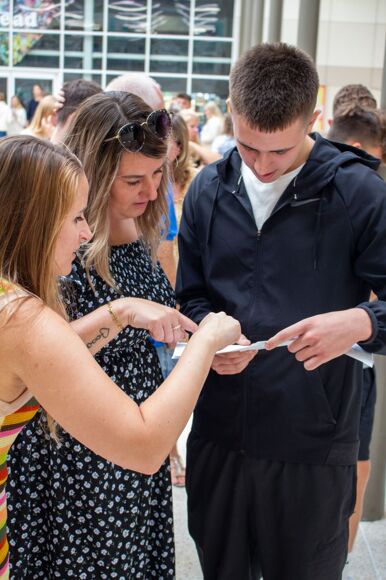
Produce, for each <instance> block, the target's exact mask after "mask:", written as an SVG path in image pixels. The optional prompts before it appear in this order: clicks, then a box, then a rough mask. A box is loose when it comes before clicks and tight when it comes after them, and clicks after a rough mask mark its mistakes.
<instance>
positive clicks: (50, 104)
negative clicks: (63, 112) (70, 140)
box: [28, 95, 56, 137]
mask: <svg viewBox="0 0 386 580" xmlns="http://www.w3.org/2000/svg"><path fill="white" fill-rule="evenodd" d="M55 105H56V100H55V97H53V96H52V95H46V96H45V97H43V98H42V100H41V101H40V103H39V104H38V106H37V107H36V111H35V113H34V116H33V117H32V121H31V123H30V125H29V127H28V129H29V130H30V131H31V133H33V135H34V136H35V137H42V136H44V122H47V123H48V122H49V121H50V117H51V115H53V113H54V108H55Z"/></svg>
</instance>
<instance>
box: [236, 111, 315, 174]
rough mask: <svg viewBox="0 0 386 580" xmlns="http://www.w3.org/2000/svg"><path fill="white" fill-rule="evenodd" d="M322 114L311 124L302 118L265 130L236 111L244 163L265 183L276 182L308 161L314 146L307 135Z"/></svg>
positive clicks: (239, 146) (238, 146) (238, 145)
mask: <svg viewBox="0 0 386 580" xmlns="http://www.w3.org/2000/svg"><path fill="white" fill-rule="evenodd" d="M318 114H319V113H318V111H316V112H315V113H314V114H313V116H312V118H311V119H310V121H309V123H306V121H305V120H304V119H303V118H299V119H297V120H296V121H295V122H294V123H292V125H289V126H288V127H287V128H286V129H283V130H279V131H274V132H273V133H264V132H263V131H260V130H259V129H253V128H251V127H250V126H249V125H248V124H247V122H246V120H245V118H244V117H242V116H241V115H238V114H237V113H235V112H232V119H233V129H234V135H235V139H236V143H237V148H238V150H239V153H240V155H241V157H242V159H243V161H244V163H245V164H246V165H248V167H249V168H250V169H251V170H252V171H253V173H254V174H255V176H256V177H257V178H258V179H259V180H260V181H262V182H263V183H271V182H273V181H276V179H278V178H279V177H280V176H281V175H284V174H285V173H288V172H289V171H292V170H294V169H296V168H297V167H299V165H301V164H302V163H304V162H305V161H306V159H307V158H308V155H309V153H310V151H311V149H312V146H313V141H312V139H311V138H309V137H307V134H308V133H309V132H310V131H311V129H312V125H313V124H314V122H315V119H316V118H317V116H318Z"/></svg>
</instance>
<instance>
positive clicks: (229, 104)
mask: <svg viewBox="0 0 386 580" xmlns="http://www.w3.org/2000/svg"><path fill="white" fill-rule="evenodd" d="M225 102H226V104H227V113H231V112H232V104H231V98H230V97H228V98H227V100H226V101H225Z"/></svg>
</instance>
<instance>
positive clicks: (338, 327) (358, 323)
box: [266, 308, 372, 371]
mask: <svg viewBox="0 0 386 580" xmlns="http://www.w3.org/2000/svg"><path fill="white" fill-rule="evenodd" d="M371 334H372V325H371V320H370V316H369V315H368V314H367V312H366V310H365V309H363V308H350V309H349V310H339V311H336V312H327V313H325V314H318V315H316V316H311V317H310V318H305V319H304V320H301V321H300V322H297V323H296V324H293V325H291V326H288V327H287V328H284V329H283V330H281V331H280V332H278V333H277V334H275V336H273V337H272V338H270V339H269V340H268V341H267V344H266V349H267V350H272V349H273V348H276V347H277V346H279V344H280V343H281V342H283V341H285V340H293V342H292V343H291V344H290V345H289V346H288V350H289V351H290V352H291V353H294V354H295V357H296V359H297V360H298V361H300V362H302V363H304V368H305V369H306V370H309V371H312V370H315V369H316V368H318V367H319V366H320V365H322V364H324V363H326V362H328V361H329V360H331V359H333V358H336V357H337V356H341V355H342V354H345V353H346V352H347V351H348V350H349V349H350V348H351V346H352V344H353V343H356V342H361V341H366V340H368V339H369V338H370V337H371Z"/></svg>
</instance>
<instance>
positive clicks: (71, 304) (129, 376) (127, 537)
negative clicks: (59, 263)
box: [8, 241, 175, 580]
mask: <svg viewBox="0 0 386 580" xmlns="http://www.w3.org/2000/svg"><path fill="white" fill-rule="evenodd" d="M110 269H111V272H112V274H113V277H114V280H115V282H116V284H117V286H118V287H119V289H120V290H121V292H122V294H123V295H124V296H135V297H140V298H146V299H149V300H154V301H156V302H160V303H162V304H166V305H168V306H173V305H174V297H173V291H172V289H171V287H170V286H169V283H168V281H167V278H166V276H165V274H164V273H163V271H162V270H161V268H160V267H157V268H153V266H152V263H151V260H150V257H149V256H148V254H147V252H146V250H145V249H144V247H143V245H142V244H141V242H140V241H137V242H134V243H132V244H128V245H122V246H116V247H113V248H112V249H111V256H110ZM72 278H73V284H72V286H73V287H74V288H75V290H73V292H72V295H71V298H69V299H68V300H67V306H68V309H69V312H70V315H71V312H73V313H75V315H76V317H81V316H83V315H84V314H87V313H89V312H91V311H93V310H95V308H97V307H98V306H100V305H101V304H104V303H106V302H107V301H109V300H114V299H115V298H118V297H120V295H119V294H118V293H117V292H116V291H115V290H113V289H112V288H110V287H109V286H108V285H107V284H105V283H104V282H103V280H101V278H99V276H97V275H95V273H92V280H93V282H94V285H95V293H94V292H93V291H92V289H91V287H90V285H89V283H88V281H87V278H86V274H85V271H84V269H83V268H82V266H81V265H80V263H79V262H76V263H75V264H74V268H73V275H72ZM66 295H67V293H66ZM95 358H96V360H97V361H98V363H99V364H100V365H101V366H102V368H103V369H104V370H105V372H106V373H107V374H108V375H109V376H110V377H111V378H112V380H113V381H114V382H115V383H116V384H117V385H119V386H120V387H121V389H122V390H123V391H125V392H126V393H128V394H129V395H130V396H131V397H132V398H133V399H134V401H136V402H137V403H141V402H142V401H144V400H145V399H146V398H147V397H148V396H149V395H150V394H151V393H152V392H153V391H154V390H155V389H156V388H157V387H158V386H159V385H160V383H161V382H162V375H161V370H160V367H159V363H158V357H157V354H156V352H155V350H154V348H153V346H152V345H151V343H150V341H149V338H148V333H147V332H146V331H143V330H135V329H133V328H130V327H127V328H126V329H125V330H124V331H123V332H121V333H119V334H118V336H117V337H116V338H115V339H114V340H112V341H111V342H110V343H109V344H108V345H107V346H106V347H105V348H103V349H102V350H101V351H100V352H99V353H98V354H97V355H96V357H95ZM68 364H71V361H68ZM108 403H109V402H108V399H106V413H108V412H109V404H108ZM45 422H46V420H45V417H44V415H43V414H40V416H39V417H37V418H35V420H34V421H33V422H32V423H31V424H29V426H28V427H27V428H25V429H24V431H23V432H22V434H21V435H20V436H19V439H18V441H17V442H16V445H15V446H14V448H13V450H12V453H11V454H10V458H9V467H10V479H9V484H8V490H9V494H8V495H9V497H8V509H9V540H10V545H11V549H10V553H11V578H17V579H18V580H19V579H28V580H32V579H34V578H44V579H46V580H47V579H51V578H61V579H64V578H76V579H77V580H81V579H85V580H90V579H98V580H99V579H110V578H120V579H122V580H123V579H124V580H128V579H135V578H140V579H143V580H148V579H150V578H157V580H159V579H162V578H168V579H170V578H174V575H175V574H174V538H173V512H172V501H171V483H170V473H169V462H168V461H166V462H165V463H164V465H163V466H162V467H161V469H160V470H159V471H158V472H157V473H156V474H155V475H153V476H144V475H141V474H139V473H136V472H133V471H128V470H125V469H122V468H121V467H118V466H116V465H114V464H112V463H110V462H108V461H105V460H104V459H102V458H101V457H99V456H98V455H96V454H94V453H93V452H92V451H90V450H89V449H87V448H86V447H84V446H83V445H81V444H80V443H78V442H77V441H76V440H75V439H73V438H72V437H71V436H70V435H69V434H68V433H66V432H65V431H63V430H62V429H60V430H59V438H60V444H59V445H57V443H56V442H55V441H54V440H53V439H52V438H51V437H50V436H49V435H48V433H47V429H46V426H45V425H44V423H45Z"/></svg>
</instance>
